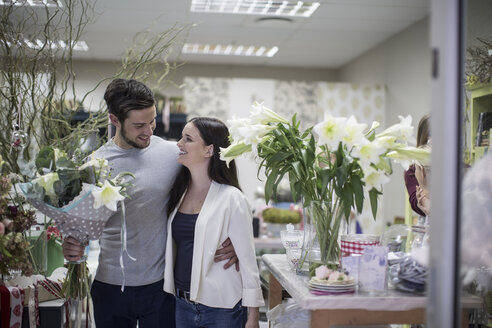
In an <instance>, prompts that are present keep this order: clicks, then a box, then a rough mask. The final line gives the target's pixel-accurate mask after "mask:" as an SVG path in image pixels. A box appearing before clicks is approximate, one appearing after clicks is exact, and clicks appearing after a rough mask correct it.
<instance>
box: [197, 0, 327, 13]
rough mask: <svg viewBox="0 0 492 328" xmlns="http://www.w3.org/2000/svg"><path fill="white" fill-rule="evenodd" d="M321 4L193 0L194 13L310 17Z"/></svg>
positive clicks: (264, 0) (263, 0)
mask: <svg viewBox="0 0 492 328" xmlns="http://www.w3.org/2000/svg"><path fill="white" fill-rule="evenodd" d="M318 7H319V2H303V1H285V0H284V1H281V0H280V1H274V0H191V8H190V11H192V12H199V13H224V14H250V15H268V16H300V17H309V16H311V15H312V14H313V12H314V11H315V10H316V9H318Z"/></svg>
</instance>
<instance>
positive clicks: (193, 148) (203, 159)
mask: <svg viewBox="0 0 492 328" xmlns="http://www.w3.org/2000/svg"><path fill="white" fill-rule="evenodd" d="M178 147H179V156H178V162H179V163H181V164H183V165H184V166H186V167H187V168H189V169H190V168H192V167H194V166H200V165H205V166H207V165H208V162H209V160H210V157H211V156H212V155H213V146H212V145H208V146H207V145H205V142H204V141H203V139H202V137H201V136H200V132H199V131H198V129H197V128H196V127H195V125H194V124H193V122H189V123H188V124H186V125H185V127H184V129H183V133H182V136H181V139H180V140H179V141H178Z"/></svg>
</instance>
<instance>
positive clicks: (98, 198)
mask: <svg viewBox="0 0 492 328" xmlns="http://www.w3.org/2000/svg"><path fill="white" fill-rule="evenodd" d="M120 190H121V186H113V185H111V183H109V181H108V180H105V181H104V184H103V186H102V187H94V189H92V196H94V208H96V209H97V208H99V207H101V206H103V205H104V206H106V207H107V208H109V209H110V210H111V211H116V205H117V204H118V201H120V200H123V199H125V197H124V196H123V195H121V194H120Z"/></svg>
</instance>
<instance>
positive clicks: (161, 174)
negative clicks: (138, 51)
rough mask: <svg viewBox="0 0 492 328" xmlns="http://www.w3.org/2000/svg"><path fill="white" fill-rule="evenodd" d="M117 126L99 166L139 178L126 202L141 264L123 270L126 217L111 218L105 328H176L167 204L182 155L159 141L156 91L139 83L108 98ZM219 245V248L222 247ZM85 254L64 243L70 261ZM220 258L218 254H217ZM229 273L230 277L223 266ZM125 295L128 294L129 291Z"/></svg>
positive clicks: (105, 238) (115, 86)
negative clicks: (168, 276)
mask: <svg viewBox="0 0 492 328" xmlns="http://www.w3.org/2000/svg"><path fill="white" fill-rule="evenodd" d="M104 100H105V101H106V104H107V107H108V111H109V119H110V120H111V123H112V124H113V125H114V126H115V127H116V134H115V136H114V138H112V139H111V140H109V141H108V142H107V143H106V144H105V145H103V146H102V147H101V148H99V149H98V150H97V151H96V152H95V154H94V157H95V158H105V159H107V160H108V162H109V166H110V169H111V174H112V175H113V176H116V175H117V174H118V173H120V172H131V173H132V174H133V175H134V176H135V179H133V180H132V184H133V186H131V187H129V188H128V189H127V192H128V194H129V196H130V197H129V198H127V199H125V210H126V224H127V248H128V253H129V254H130V255H132V256H133V257H135V258H136V261H132V260H131V259H130V258H129V257H127V256H123V258H122V259H121V261H123V263H124V271H123V270H122V267H121V265H120V252H121V243H122V242H121V240H122V236H120V230H121V225H122V223H121V222H122V219H123V218H122V210H121V207H118V210H117V211H116V212H115V213H114V214H113V215H112V216H111V217H110V218H109V220H108V222H107V223H106V226H105V227H104V230H103V233H102V236H101V239H100V241H99V243H100V246H101V252H100V254H99V264H98V267H97V273H96V276H95V279H94V282H93V284H92V287H91V296H92V300H93V304H94V319H95V322H96V326H97V327H104V328H111V327H115V328H127V327H128V328H134V327H136V326H137V324H138V326H139V327H140V328H150V327H152V328H155V327H174V317H175V315H174V297H173V296H172V295H169V294H167V293H165V292H164V290H163V286H164V281H163V276H164V266H165V257H164V255H165V251H166V248H165V245H166V237H167V203H168V200H169V192H170V190H171V186H172V184H173V182H174V181H175V178H176V175H177V173H178V172H179V170H180V168H181V165H179V164H178V163H177V162H176V158H177V157H178V149H177V147H176V144H175V143H174V142H169V141H166V140H164V139H161V138H159V137H157V136H154V135H153V132H154V129H155V126H156V120H155V118H156V108H155V100H154V95H153V93H152V91H151V90H150V89H149V88H148V87H147V86H146V85H145V84H143V83H141V82H138V81H135V80H124V79H115V80H113V81H112V82H111V83H110V84H109V85H108V87H107V89H106V92H105V94H104ZM227 244H228V246H227V247H225V248H224V249H221V250H219V251H218V252H217V254H218V255H219V256H218V257H217V258H216V260H223V259H224V258H232V262H229V263H228V264H226V267H227V268H228V267H229V266H231V265H232V264H233V263H234V262H236V261H237V259H236V257H235V253H234V249H233V247H232V245H230V242H226V243H225V244H224V245H227ZM219 245H220V244H217V245H215V246H219ZM84 248H85V247H84V246H82V245H80V243H79V241H77V240H75V239H74V238H71V237H69V238H67V239H65V240H64V242H63V254H64V256H65V258H66V259H67V260H69V261H77V260H78V259H80V257H81V256H82V255H83V253H84ZM212 253H214V254H215V253H216V252H215V249H214V251H213V252H212ZM220 267H221V270H223V269H222V266H220ZM123 283H124V285H125V287H124V290H122V288H121V286H122V284H123Z"/></svg>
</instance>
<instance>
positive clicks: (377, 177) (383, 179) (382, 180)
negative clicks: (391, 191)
mask: <svg viewBox="0 0 492 328" xmlns="http://www.w3.org/2000/svg"><path fill="white" fill-rule="evenodd" d="M389 180H390V178H389V177H388V176H387V175H386V173H385V172H384V171H380V170H376V169H374V168H373V167H371V166H370V167H367V168H366V169H365V170H364V181H365V183H366V187H367V188H368V190H371V189H372V188H375V189H377V190H379V191H381V186H382V185H384V184H386V183H388V182H389Z"/></svg>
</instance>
